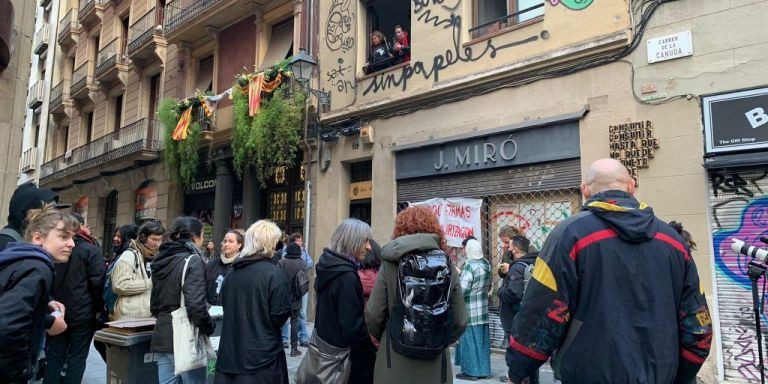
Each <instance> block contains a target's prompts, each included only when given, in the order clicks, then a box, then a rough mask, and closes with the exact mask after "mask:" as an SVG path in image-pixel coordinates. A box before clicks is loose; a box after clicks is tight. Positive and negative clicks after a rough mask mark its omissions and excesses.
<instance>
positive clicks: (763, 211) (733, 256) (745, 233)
mask: <svg viewBox="0 0 768 384" xmlns="http://www.w3.org/2000/svg"><path fill="white" fill-rule="evenodd" d="M739 223H740V225H739V227H738V228H736V229H733V230H721V231H718V232H716V233H715V235H714V237H713V242H714V248H715V262H716V264H717V269H718V271H720V272H722V273H723V274H725V275H726V276H728V277H729V278H730V279H731V280H733V281H734V282H736V283H737V284H739V285H740V286H742V287H744V288H750V282H749V278H748V277H747V268H748V264H749V262H750V260H751V258H750V257H748V256H744V255H742V254H740V253H736V252H734V251H733V250H731V243H732V241H731V238H734V237H735V238H737V239H739V240H743V241H744V242H745V243H747V244H750V245H757V246H765V244H763V243H762V242H761V241H760V237H761V236H766V235H768V198H761V199H755V200H753V201H752V202H751V203H749V204H748V205H747V206H746V207H745V208H744V210H743V211H742V213H741V219H740V220H739Z"/></svg>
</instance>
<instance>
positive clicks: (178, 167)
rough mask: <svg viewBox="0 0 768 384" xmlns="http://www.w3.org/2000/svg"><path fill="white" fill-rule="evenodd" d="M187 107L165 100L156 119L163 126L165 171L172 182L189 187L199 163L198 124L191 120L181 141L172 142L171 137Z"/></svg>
mask: <svg viewBox="0 0 768 384" xmlns="http://www.w3.org/2000/svg"><path fill="white" fill-rule="evenodd" d="M189 106H190V104H189V103H187V102H186V101H183V102H181V103H179V102H177V101H176V100H173V99H170V98H165V99H163V101H162V102H161V103H160V108H159V109H158V111H157V117H158V119H159V120H160V122H161V123H162V124H163V140H164V143H165V151H164V153H163V161H164V162H165V169H166V171H167V172H168V176H169V177H170V178H171V180H172V181H173V182H175V183H176V184H182V185H184V186H188V185H191V184H192V183H193V182H194V181H195V176H196V175H197V166H198V163H199V161H200V155H199V153H198V151H199V146H200V123H198V122H197V120H195V119H193V120H192V122H190V124H189V129H188V131H187V138H186V139H184V140H182V141H176V140H173V138H171V135H172V134H173V130H174V129H175V128H176V124H178V122H179V119H180V118H181V113H183V112H184V110H186V108H188V107H189Z"/></svg>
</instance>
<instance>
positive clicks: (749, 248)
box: [731, 236, 768, 263]
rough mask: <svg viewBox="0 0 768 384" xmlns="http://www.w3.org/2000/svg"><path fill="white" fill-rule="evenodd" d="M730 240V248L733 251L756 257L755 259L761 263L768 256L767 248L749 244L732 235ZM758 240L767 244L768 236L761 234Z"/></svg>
mask: <svg viewBox="0 0 768 384" xmlns="http://www.w3.org/2000/svg"><path fill="white" fill-rule="evenodd" d="M731 241H733V244H731V249H732V250H733V251H734V252H738V253H741V254H742V255H744V256H750V257H751V258H752V259H757V261H759V262H761V263H765V259H766V258H768V249H765V248H760V247H756V246H754V245H749V244H747V243H745V242H744V241H743V240H739V239H737V238H735V237H732V238H731ZM760 241H762V242H763V243H766V244H768V237H765V236H761V237H760Z"/></svg>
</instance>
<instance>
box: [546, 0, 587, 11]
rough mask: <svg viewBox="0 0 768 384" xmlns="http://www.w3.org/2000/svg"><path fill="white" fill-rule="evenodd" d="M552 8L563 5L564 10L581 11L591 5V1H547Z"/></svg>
mask: <svg viewBox="0 0 768 384" xmlns="http://www.w3.org/2000/svg"><path fill="white" fill-rule="evenodd" d="M549 3H550V4H552V6H553V7H554V6H556V5H558V4H563V5H564V6H565V7H566V8H568V9H572V10H574V11H581V10H582V9H586V8H587V7H589V6H590V5H592V0H549Z"/></svg>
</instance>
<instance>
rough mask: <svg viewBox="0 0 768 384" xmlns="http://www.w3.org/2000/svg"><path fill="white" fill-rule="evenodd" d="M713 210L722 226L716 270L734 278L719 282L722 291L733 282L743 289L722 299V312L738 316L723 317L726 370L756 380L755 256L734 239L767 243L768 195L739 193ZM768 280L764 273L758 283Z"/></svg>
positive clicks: (766, 317) (766, 314)
mask: <svg viewBox="0 0 768 384" xmlns="http://www.w3.org/2000/svg"><path fill="white" fill-rule="evenodd" d="M731 204H736V205H735V206H734V205H731ZM739 207H741V208H739ZM734 210H736V211H737V212H738V211H740V215H739V216H738V221H736V222H733V221H732V219H733V218H735V217H734V216H735V215H733V213H730V214H729V212H734ZM712 213H713V217H714V219H715V222H716V223H717V226H718V227H719V228H720V229H719V230H716V231H715V233H714V235H713V238H712V240H713V245H714V252H715V255H714V256H715V257H714V259H715V265H716V268H717V271H716V273H717V274H718V275H719V276H726V277H727V278H728V280H730V282H728V281H725V282H718V287H719V288H718V289H723V288H724V289H723V290H722V292H728V291H729V289H730V288H729V285H731V284H733V285H735V287H736V288H737V291H738V290H739V289H740V290H741V292H739V293H736V292H734V291H732V290H731V291H730V292H729V293H727V294H726V295H727V297H723V298H722V299H721V300H720V313H721V316H722V314H724V313H733V314H736V317H735V318H733V317H732V318H724V319H721V321H722V322H723V323H722V327H723V328H722V331H723V334H724V336H723V358H724V360H725V365H726V372H727V373H726V374H727V375H728V374H730V375H734V376H740V377H741V378H743V379H745V380H747V381H750V382H754V381H756V380H758V378H759V373H760V370H759V368H758V364H759V360H758V353H757V341H756V333H755V330H754V320H753V319H754V318H753V312H752V307H751V304H752V295H751V282H750V280H749V277H748V276H747V269H748V268H749V262H750V261H751V258H750V257H749V256H744V255H742V254H740V253H737V252H734V251H733V250H731V244H732V240H731V239H732V238H737V239H739V240H743V241H744V242H746V243H747V244H750V245H755V246H761V247H764V246H765V244H763V243H762V242H761V241H760V237H761V236H766V235H768V197H762V198H757V199H753V200H751V201H749V200H747V199H744V198H741V197H739V196H738V195H736V196H734V197H731V198H728V199H726V200H722V201H720V202H718V203H713V205H712ZM724 222H729V224H730V225H726V226H724V227H723V226H721V225H722V224H721V223H724ZM718 280H719V279H718ZM765 282H766V280H765V277H763V278H762V281H760V282H758V284H759V286H760V287H762V286H763V284H764V283H765ZM765 299H766V297H765V295H764V294H763V297H762V300H761V301H762V304H763V307H762V323H763V327H766V324H768V306H766V305H765V302H766V300H765ZM726 324H727V325H726ZM728 372H730V373H728Z"/></svg>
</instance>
